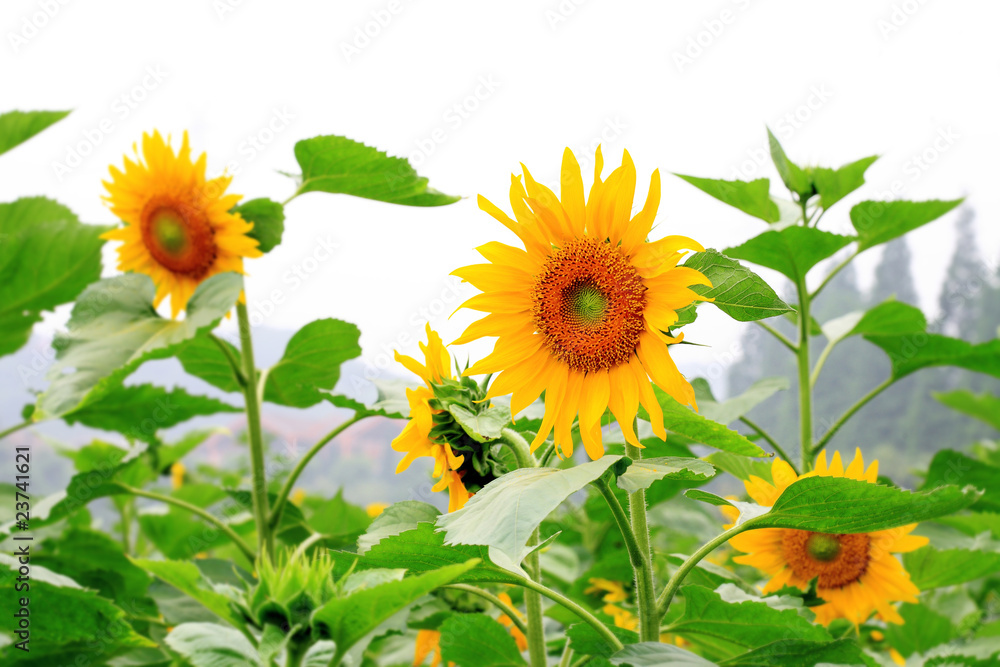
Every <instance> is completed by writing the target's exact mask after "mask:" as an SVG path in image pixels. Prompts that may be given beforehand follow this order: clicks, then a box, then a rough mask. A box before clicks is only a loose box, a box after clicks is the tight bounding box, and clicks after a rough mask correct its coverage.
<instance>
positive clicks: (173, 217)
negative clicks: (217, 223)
mask: <svg viewBox="0 0 1000 667" xmlns="http://www.w3.org/2000/svg"><path fill="white" fill-rule="evenodd" d="M140 228H141V231H142V240H143V243H144V244H145V246H146V248H147V249H148V250H149V254H150V255H152V256H153V259H155V260H156V261H157V262H159V263H160V264H161V265H162V266H163V267H164V268H166V269H168V270H169V271H172V272H174V273H180V274H184V275H186V276H190V277H192V278H195V279H198V278H201V277H203V276H204V275H205V273H207V272H208V269H209V268H211V266H212V264H213V262H215V258H216V255H217V254H218V248H217V246H216V245H215V232H214V230H213V229H212V226H211V225H210V224H209V222H208V218H207V217H206V215H205V213H204V212H203V211H201V210H198V209H197V208H196V207H193V206H188V205H185V204H183V203H179V202H175V201H169V200H165V199H161V198H158V199H152V200H150V201H149V202H148V203H147V204H146V206H145V207H144V208H143V209H142V220H141V226H140Z"/></svg>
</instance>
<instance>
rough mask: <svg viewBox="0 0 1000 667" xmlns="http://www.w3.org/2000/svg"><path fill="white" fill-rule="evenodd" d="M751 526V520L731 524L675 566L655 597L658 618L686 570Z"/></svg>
mask: <svg viewBox="0 0 1000 667" xmlns="http://www.w3.org/2000/svg"><path fill="white" fill-rule="evenodd" d="M751 528H753V525H752V520H751V521H748V522H746V523H743V524H740V525H737V526H733V527H732V528H730V529H729V530H727V531H726V532H724V533H721V534H719V535H717V536H716V537H715V538H713V539H712V540H710V541H708V542H706V543H705V544H704V545H703V546H702V547H701V548H700V549H698V550H697V551H696V552H694V553H693V554H691V556H689V557H688V559H687V560H686V561H684V562H683V563H682V564H681V566H680V567H679V568H677V571H676V572H674V574H673V576H672V577H670V581H668V582H667V585H666V587H665V588H664V589H663V592H661V593H660V597H658V598H657V599H656V609H657V612H658V613H659V618H663V616H664V615H665V614H666V613H667V610H668V609H670V603H671V602H672V601H673V599H674V595H676V594H677V589H679V588H680V587H681V584H682V583H683V582H684V577H686V576H687V575H688V572H690V571H691V570H693V569H694V567H695V566H696V565H697V564H698V563H700V562H701V560H702V559H703V558H704V557H705V556H707V555H708V554H710V553H712V552H713V551H715V549H717V548H718V547H719V546H721V545H723V544H725V543H726V542H728V541H729V540H731V539H732V538H733V537H734V536H736V535H739V534H740V533H742V532H743V531H745V530H750V529H751Z"/></svg>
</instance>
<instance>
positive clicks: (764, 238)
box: [723, 226, 856, 281]
mask: <svg viewBox="0 0 1000 667" xmlns="http://www.w3.org/2000/svg"><path fill="white" fill-rule="evenodd" d="M854 240H856V239H855V238H854V237H853V236H841V235H840V234H832V233H830V232H824V231H823V230H820V229H816V228H814V227H798V226H795V227H786V228H785V229H782V230H781V231H774V230H770V231H766V232H764V233H763V234H758V235H757V236H755V237H753V238H752V239H750V240H749V241H746V242H745V243H743V244H742V245H738V246H736V247H734V248H727V249H726V250H724V251H723V252H724V253H725V254H726V255H728V256H730V257H735V258H737V259H745V260H746V261H748V262H753V263H754V264H759V265H760V266H766V267H767V268H769V269H774V270H775V271H777V272H779V273H781V274H783V275H785V276H787V277H788V278H791V279H792V281H798V280H799V279H800V278H805V275H806V273H808V272H809V269H811V268H812V267H814V266H816V264H818V263H819V262H821V261H823V260H824V259H826V258H828V257H831V256H833V255H834V254H835V253H836V252H837V251H838V250H840V249H841V248H843V247H844V246H846V245H848V244H849V243H851V242H852V241H854Z"/></svg>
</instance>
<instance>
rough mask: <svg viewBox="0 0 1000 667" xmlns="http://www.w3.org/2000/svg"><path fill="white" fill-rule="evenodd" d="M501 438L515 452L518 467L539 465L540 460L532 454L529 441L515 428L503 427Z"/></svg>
mask: <svg viewBox="0 0 1000 667" xmlns="http://www.w3.org/2000/svg"><path fill="white" fill-rule="evenodd" d="M500 440H501V441H502V442H503V443H504V444H505V445H507V446H508V447H510V449H511V451H512V452H514V458H516V459H517V467H518V468H534V467H536V466H537V465H538V462H537V461H535V458H534V457H533V456H532V455H531V446H530V445H529V444H528V441H527V440H525V439H524V436H522V435H521V434H520V433H518V432H517V431H515V430H514V429H512V428H504V429H502V430H501V431H500Z"/></svg>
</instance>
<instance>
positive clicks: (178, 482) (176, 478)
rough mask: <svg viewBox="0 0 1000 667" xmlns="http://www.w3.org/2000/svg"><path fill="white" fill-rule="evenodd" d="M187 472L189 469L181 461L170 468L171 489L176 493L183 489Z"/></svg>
mask: <svg viewBox="0 0 1000 667" xmlns="http://www.w3.org/2000/svg"><path fill="white" fill-rule="evenodd" d="M186 470H187V468H185V467H184V464H183V463H181V462H180V461H178V462H177V463H174V464H173V465H171V466H170V488H172V489H173V490H174V491H176V490H177V489H179V488H181V486H182V485H183V484H184V472H185V471H186Z"/></svg>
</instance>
